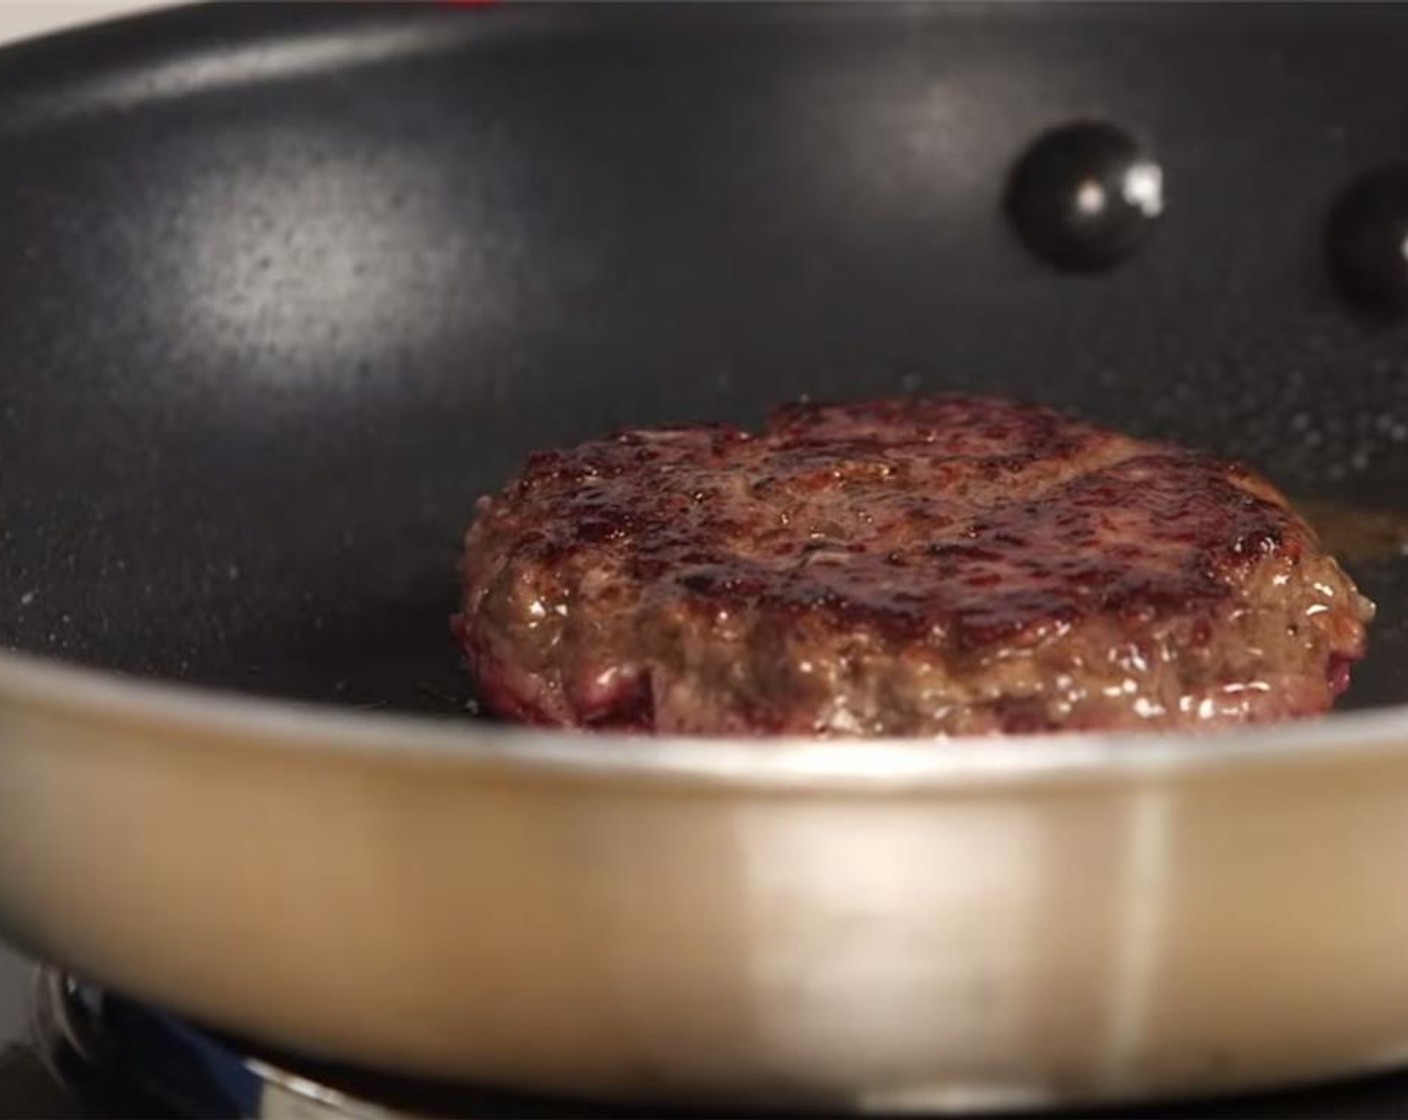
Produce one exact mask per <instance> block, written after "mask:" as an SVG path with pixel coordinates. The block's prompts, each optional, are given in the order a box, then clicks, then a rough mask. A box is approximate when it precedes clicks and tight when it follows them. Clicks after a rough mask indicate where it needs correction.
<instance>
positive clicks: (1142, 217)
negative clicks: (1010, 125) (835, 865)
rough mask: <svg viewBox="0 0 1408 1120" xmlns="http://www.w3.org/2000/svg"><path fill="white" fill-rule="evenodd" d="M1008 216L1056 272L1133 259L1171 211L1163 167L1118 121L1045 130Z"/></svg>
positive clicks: (1022, 166) (1015, 183)
mask: <svg viewBox="0 0 1408 1120" xmlns="http://www.w3.org/2000/svg"><path fill="white" fill-rule="evenodd" d="M1005 201H1006V208H1007V214H1008V217H1009V218H1010V219H1011V220H1012V224H1013V226H1014V227H1015V229H1016V231H1017V236H1018V237H1020V238H1021V240H1022V243H1023V244H1024V245H1025V246H1026V247H1027V248H1028V249H1029V250H1030V251H1031V252H1032V253H1034V254H1035V255H1036V256H1038V257H1040V258H1041V259H1042V260H1044V261H1046V262H1047V263H1049V264H1051V265H1053V266H1055V267H1056V268H1059V269H1062V270H1065V271H1072V272H1093V271H1097V270H1099V269H1104V268H1109V267H1110V266H1111V265H1114V264H1116V263H1118V262H1119V261H1121V260H1123V259H1124V258H1126V257H1128V256H1129V255H1130V254H1131V253H1132V252H1134V250H1135V249H1137V248H1138V247H1139V246H1140V245H1141V244H1143V242H1144V241H1145V239H1147V238H1148V236H1149V234H1150V233H1151V232H1152V231H1153V228H1154V223H1155V222H1156V220H1157V219H1158V217H1159V215H1160V214H1161V213H1163V209H1164V177H1163V169H1162V168H1160V166H1159V165H1158V163H1156V162H1155V161H1154V159H1153V158H1152V157H1151V156H1150V155H1149V153H1148V152H1146V151H1145V150H1144V149H1143V148H1142V147H1141V146H1140V144H1139V143H1138V142H1137V141H1136V140H1135V139H1134V138H1133V137H1132V136H1130V135H1129V133H1127V132H1125V131H1124V130H1123V129H1120V128H1116V127H1115V126H1114V125H1111V124H1104V123H1101V122H1095V121H1078V122H1076V123H1073V124H1068V125H1062V126H1061V127H1059V128H1054V129H1052V130H1050V131H1049V132H1045V133H1042V134H1041V135H1040V136H1038V137H1037V138H1036V140H1035V141H1033V143H1032V145H1031V147H1029V148H1028V149H1027V151H1026V152H1025V154H1023V156H1022V158H1021V159H1020V160H1019V161H1018V162H1017V165H1016V167H1015V168H1013V171H1012V176H1011V178H1010V180H1009V181H1008V184H1007V197H1006V200H1005Z"/></svg>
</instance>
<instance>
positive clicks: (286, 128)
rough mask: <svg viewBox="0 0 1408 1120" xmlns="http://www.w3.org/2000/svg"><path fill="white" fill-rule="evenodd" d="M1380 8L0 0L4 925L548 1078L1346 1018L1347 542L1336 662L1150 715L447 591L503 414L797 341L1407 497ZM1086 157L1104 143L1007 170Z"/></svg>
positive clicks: (710, 375) (845, 1080)
mask: <svg viewBox="0 0 1408 1120" xmlns="http://www.w3.org/2000/svg"><path fill="white" fill-rule="evenodd" d="M1406 56H1408V9H1405V8H1402V7H1398V6H1392V5H1390V6H1382V7H1380V6H1371V5H1349V6H1337V5H1325V6H1317V5H1305V4H1301V5H1287V6H1271V5H1251V6H1226V7H1224V6H1211V5H1191V6H1186V7H1185V6H1181V5H1179V6H1173V7H1164V6H1152V5H1147V4H1142V5H1137V6H1127V7H1126V6H1109V5H1097V6H1076V5H1066V4H1063V5H1035V6H1026V5H1011V4H994V5H991V6H987V5H976V6H969V5H952V6H950V5H945V6H920V7H911V6H904V5H876V6H871V5H861V6H848V5H825V6H805V5H788V6H766V5H754V4H749V5H740V6H723V5H710V6H700V7H691V6H683V7H679V6H670V7H660V8H655V7H643V6H632V7H623V8H616V7H603V6H586V7H524V8H516V7H505V8H478V7H468V8H466V7H460V6H456V7H419V6H411V5H403V4H396V5H383V6H373V7H369V6H342V5H312V6H306V7H305V6H301V5H292V4H279V5H268V6H265V5H255V4H232V5H217V6H200V7H193V8H186V9H175V10H172V11H169V12H163V13H159V14H157V15H153V16H149V17H144V18H141V19H137V20H132V21H126V22H118V23H113V24H109V25H102V26H98V27H94V28H90V29H85V30H82V31H80V32H76V33H72V34H68V35H64V36H60V37H55V38H51V39H47V40H42V41H36V42H33V43H29V44H24V45H21V46H17V47H14V48H11V49H7V50H6V51H4V52H0V168H3V173H0V449H3V450H0V464H3V466H0V536H2V537H3V545H2V546H0V598H2V599H3V606H0V635H3V640H4V644H5V646H6V647H7V649H6V652H4V653H3V654H0V925H2V926H3V929H4V931H5V933H6V935H7V936H8V937H9V938H10V939H12V940H13V941H14V942H16V943H17V944H19V945H20V946H22V947H25V948H27V949H29V950H30V951H32V952H35V953H37V954H40V955H42V956H43V957H45V958H48V959H50V960H54V961H57V962H59V963H62V964H64V965H66V966H69V967H71V968H73V969H76V970H78V971H79V972H80V973H81V974H83V975H85V976H88V977H91V978H95V979H97V980H99V981H102V982H104V983H107V984H109V985H112V986H114V987H116V988H117V989H118V990H121V991H124V992H127V993H130V994H132V995H135V996H138V997H141V998H144V999H148V1000H153V1001H156V1002H158V1003H160V1004H163V1005H166V1006H169V1007H171V1008H173V1009H175V1010H177V1011H180V1012H184V1013H186V1014H189V1015H193V1016H195V1017H197V1018H199V1019H202V1020H204V1021H206V1022H208V1023H210V1024H213V1025H215V1026H217V1027H220V1028H224V1029H228V1030H232V1031H238V1032H244V1033H247V1034H250V1035H253V1036H257V1037H258V1038H260V1039H263V1040H266V1041H268V1042H270V1043H274V1044H278V1045H282V1046H288V1047H292V1048H295V1049H298V1050H301V1051H303V1052H305V1053H309V1054H313V1055H317V1056H322V1057H331V1058H336V1059H340V1060H343V1061H352V1062H358V1063H364V1064H367V1065H370V1066H373V1067H379V1068H386V1069H392V1070H399V1071H405V1072H410V1073H416V1074H432V1075H438V1076H448V1077H451V1078H457V1079H464V1080H469V1081H476V1082H481V1083H488V1084H494V1085H502V1086H508V1087H512V1088H517V1089H528V1090H534V1091H538V1092H554V1093H568V1094H575V1095H581V1096H587V1097H593V1098H603V1099H612V1100H634V1101H646V1102H668V1101H676V1102H679V1101H686V1102H697V1103H705V1104H714V1105H722V1104H743V1105H749V1106H761V1105H779V1106H788V1107H811V1106H816V1107H822V1108H838V1107H849V1108H858V1109H897V1108H924V1109H944V1108H969V1107H998V1106H1011V1105H1017V1104H1031V1105H1036V1104H1049V1103H1058V1102H1079V1103H1092V1102H1098V1101H1115V1100H1131V1099H1135V1098H1140V1097H1149V1096H1156V1095H1181V1094H1191V1093H1206V1092H1212V1091H1219V1090H1224V1089H1231V1088H1244V1087H1248V1086H1254V1085H1262V1084H1269V1083H1283V1082H1287V1083H1288V1082H1297V1081H1303V1080H1307V1079H1313V1078H1318V1077H1324V1076H1328V1075H1332V1074H1340V1073H1345V1072H1349V1071H1353V1070H1357V1069H1365V1068H1370V1067H1377V1066H1382V1065H1385V1064H1391V1063H1394V1062H1397V1061H1399V1060H1401V1059H1403V1058H1405V1057H1408V953H1405V951H1404V947H1405V946H1406V945H1408V880H1405V872H1404V868H1405V866H1408V707H1404V706H1403V701H1405V700H1408V610H1405V606H1404V603H1405V598H1404V592H1405V591H1408V580H1405V578H1404V576H1405V567H1404V564H1403V562H1401V561H1398V560H1396V559H1395V558H1394V557H1393V556H1391V555H1382V554H1381V555H1377V556H1374V555H1369V556H1365V557H1361V558H1359V560H1358V562H1356V563H1355V564H1354V565H1353V571H1354V574H1355V576H1356V577H1357V578H1358V579H1359V581H1360V583H1361V586H1362V587H1363V589H1364V590H1365V591H1366V593H1368V594H1369V595H1370V596H1372V597H1373V598H1374V599H1376V600H1377V601H1378V603H1379V606H1380V616H1379V620H1378V621H1377V622H1376V624H1375V627H1374V630H1373V634H1372V653H1371V656H1370V658H1369V660H1368V661H1367V662H1366V663H1365V664H1364V666H1363V667H1362V669H1361V671H1360V672H1359V675H1358V677H1357V680H1356V683H1355V685H1354V687H1353V690H1352V692H1351V695H1350V696H1349V697H1348V698H1347V702H1346V709H1347V710H1345V711H1343V712H1341V713H1338V714H1335V715H1333V716H1331V717H1329V718H1326V719H1324V720H1323V721H1318V722H1311V723H1302V724H1297V725H1295V726H1285V727H1276V728H1270V729H1262V730H1257V731H1247V732H1238V733H1220V734H1216V735H1211V736H1205V737H1199V738H1190V737H1184V736H1181V735H1170V736H1138V735H1107V736H1098V735H1087V736H1076V737H1053V738H1048V739H1017V740H1009V741H991V740H988V741H953V742H944V743H915V742H873V743H864V744H843V743H834V742H833V743H809V742H799V741H757V742H752V741H708V740H666V739H662V740H652V741H640V740H634V739H629V738H619V737H615V736H611V735H598V736H588V735H572V734H557V733H547V732H542V731H533V730H524V729H514V728H510V727H506V726H502V725H498V724H495V723H492V722H489V721H486V720H481V719H476V718H475V717H474V715H473V713H472V712H470V711H468V710H466V709H467V707H469V706H472V705H471V704H470V702H471V701H472V697H471V695H470V693H469V692H468V685H467V683H466V682H465V681H464V679H463V676H462V674H461V672H460V669H459V666H458V664H457V662H456V657H455V653H454V649H453V645H452V643H451V641H450V638H449V635H448V631H447V625H446V616H447V615H448V614H449V613H450V611H451V610H452V609H453V606H454V603H455V597H456V580H455V570H454V569H455V560H456V556H457V551H458V546H459V535H460V532H461V530H462V529H463V527H464V525H465V524H466V522H467V521H468V520H469V518H470V516H471V515H472V510H473V502H474V499H475V498H476V497H477V496H478V495H479V494H480V493H482V492H484V491H486V490H490V489H493V488H495V487H496V486H497V485H498V484H499V483H501V482H502V481H503V480H504V478H505V477H506V476H507V475H508V474H510V473H511V472H512V470H513V469H514V468H515V467H516V465H517V464H518V463H519V462H520V460H521V459H522V457H523V456H524V455H525V454H526V453H527V452H529V451H530V450H532V449H535V448H541V447H547V446H553V445H559V444H564V443H567V442H570V441H573V440H577V439H581V438H585V437H588V436H592V435H596V434H600V433H602V432H604V431H607V430H609V429H611V428H614V427H617V426H621V425H638V424H648V423H655V422H665V421H672V422H678V421H690V420H698V419H717V420H731V421H740V422H749V421H753V420H756V419H757V417H758V416H759V415H761V413H762V412H763V411H764V409H766V408H767V407H768V406H769V405H772V404H774V403H776V402H778V401H782V400H786V399H790V398H794V397H797V396H799V395H802V394H811V395H813V396H821V397H860V396H872V395H879V394H890V393H898V392H925V391H937V390H943V389H972V390H981V391H988V392H997V393H1004V394H1009V395H1013V396H1018V397H1023V398H1026V399H1031V400H1039V401H1045V402H1049V403H1052V404H1056V405H1059V406H1062V407H1064V408H1066V409H1068V410H1070V411H1073V412H1075V413H1077V414H1080V415H1083V416H1086V417H1088V418H1090V419H1093V420H1096V421H1101V422H1105V423H1109V424H1112V425H1116V426H1119V427H1121V428H1124V429H1127V430H1130V431H1133V432H1136V433H1141V434H1157V435H1161V436H1169V437H1173V438H1176V439H1180V440H1183V441H1185V442H1187V443H1191V444H1194V445H1198V446H1203V447H1207V448H1210V449H1213V450H1215V451H1219V452H1222V453H1229V454H1235V455H1237V456H1240V457H1243V458H1245V459H1248V460H1251V461H1253V462H1254V463H1256V464H1257V465H1258V466H1260V467H1261V468H1262V469H1263V470H1265V471H1267V472H1268V473H1269V474H1271V475H1272V476H1273V477H1274V478H1275V479H1276V480H1277V481H1278V482H1280V483H1281V484H1282V485H1283V486H1284V487H1285V488H1287V489H1288V490H1289V491H1291V492H1292V493H1294V494H1296V495H1297V496H1299V497H1301V498H1304V499H1315V500H1318V501H1320V502H1322V503H1329V504H1330V505H1331V506H1336V505H1338V506H1345V505H1347V504H1348V505H1352V506H1353V507H1354V508H1370V509H1376V510H1380V511H1386V515H1389V516H1390V519H1391V517H1392V515H1394V511H1395V510H1404V511H1405V512H1408V502H1405V500H1404V498H1403V495H1404V494H1405V493H1408V489H1406V487H1408V452H1406V451H1405V447H1404V439H1405V437H1408V346H1406V345H1405V338H1408V336H1405V334H1404V330H1403V329H1402V328H1400V327H1399V326H1398V325H1397V320H1396V319H1395V312H1397V311H1398V310H1399V309H1400V308H1401V305H1402V297H1403V287H1404V280H1403V277H1402V276H1401V275H1400V274H1399V272H1397V271H1395V270H1396V269H1399V268H1401V267H1402V265H1403V257H1402V254H1401V252H1399V251H1398V243H1399V242H1398V240H1397V239H1399V238H1401V234H1402V231H1403V225H1402V223H1403V220H1404V212H1405V211H1404V207H1403V206H1402V205H1401V203H1402V202H1403V199H1404V191H1403V189H1402V186H1401V184H1402V173H1401V172H1400V171H1398V170H1396V166H1397V165H1396V161H1397V160H1398V159H1400V158H1401V157H1403V156H1404V155H1405V153H1408V113H1405V112H1404V97H1405V93H1404V85H1403V81H1402V59H1403V58H1404V57H1406ZM1072 122H1085V124H1084V125H1083V126H1082V127H1080V128H1077V129H1076V130H1075V131H1074V132H1069V131H1068V132H1065V133H1060V132H1058V133H1056V134H1055V135H1056V137H1057V140H1056V141H1051V140H1050V136H1051V130H1052V129H1060V128H1062V127H1063V126H1066V125H1069V124H1071V123H1072ZM1072 135H1074V136H1075V137H1076V141H1071V143H1072V144H1073V145H1074V146H1073V147H1067V148H1062V147H1061V146H1060V142H1059V138H1060V137H1061V136H1065V137H1067V139H1068V140H1069V137H1070V136H1072ZM1043 136H1046V137H1048V140H1047V142H1046V143H1047V144H1048V146H1047V147H1042V146H1041V143H1042V142H1041V141H1040V138H1041V137H1043ZM1053 142H1054V143H1057V148H1056V156H1055V157H1050V150H1051V149H1050V148H1049V144H1050V143H1053ZM1033 144H1037V145H1038V147H1037V148H1036V151H1037V153H1038V155H1037V156H1034V157H1031V158H1030V159H1028V161H1027V162H1026V163H1023V162H1022V161H1023V158H1024V153H1031V152H1032V151H1033ZM1042 152H1046V153H1047V155H1046V156H1041V153H1042ZM1052 158H1054V162H1052ZM1031 159H1035V160H1036V162H1035V163H1032V162H1031ZM1072 160H1074V161H1075V167H1076V171H1077V172H1079V175H1077V179H1076V180H1072V179H1071V177H1070V169H1071V161H1072ZM1044 161H1045V162H1044ZM1063 161H1064V162H1063ZM1082 161H1086V162H1089V161H1093V162H1091V163H1090V165H1089V166H1088V167H1087V166H1085V163H1083V162H1082ZM1121 161H1123V162H1121ZM1133 165H1137V166H1140V167H1143V168H1145V169H1146V171H1145V182H1146V185H1147V183H1148V171H1147V169H1148V168H1151V167H1157V169H1158V171H1159V173H1160V176H1161V178H1160V179H1159V182H1158V183H1157V184H1156V185H1158V186H1159V188H1160V189H1159V191H1158V192H1157V197H1152V196H1150V195H1148V193H1147V192H1146V194H1145V196H1143V197H1142V198H1141V197H1136V198H1133V200H1132V201H1131V200H1130V199H1124V200H1123V202H1122V203H1121V205H1120V206H1119V207H1116V208H1113V209H1110V210H1109V211H1108V212H1107V214H1106V217H1108V218H1109V221H1108V222H1107V223H1105V224H1103V225H1102V224H1101V223H1100V222H1096V223H1095V224H1094V225H1093V226H1090V225H1087V226H1081V225H1080V222H1078V221H1075V222H1074V224H1072V221H1071V220H1068V219H1071V212H1070V210H1069V207H1066V208H1065V209H1063V203H1062V198H1063V197H1064V196H1062V195H1061V193H1060V192H1061V191H1062V190H1065V189H1066V188H1067V187H1069V186H1070V184H1071V182H1073V181H1078V180H1079V181H1083V180H1080V175H1086V176H1088V175H1096V176H1097V178H1098V177H1099V176H1100V175H1104V174H1106V172H1108V171H1109V170H1110V168H1111V167H1114V168H1115V169H1116V170H1118V169H1119V167H1125V168H1126V169H1127V168H1128V166H1133ZM1019 166H1020V167H1023V168H1025V169H1026V171H1025V172H1024V173H1022V174H1015V175H1014V168H1017V167H1019ZM1063 168H1064V170H1063ZM1028 173H1029V174H1028ZM1063 176H1064V178H1063ZM1366 177H1367V178H1366ZM1023 183H1026V184H1027V186H1026V187H1023V186H1022V184H1023ZM1033 183H1034V184H1035V186H1032V185H1031V184H1033ZM1028 188H1030V190H1032V191H1034V192H1035V193H1034V194H1023V193H1022V192H1023V191H1024V190H1027V189H1028ZM1014 192H1016V193H1015V194H1014ZM1043 192H1054V194H1048V195H1043ZM1117 201H1118V200H1117ZM1102 221H1103V219H1102ZM1014 222H1015V224H1014ZM1327 239H1328V241H1327Z"/></svg>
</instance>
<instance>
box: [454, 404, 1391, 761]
mask: <svg viewBox="0 0 1408 1120" xmlns="http://www.w3.org/2000/svg"><path fill="white" fill-rule="evenodd" d="M463 574H464V601H463V610H462V612H461V613H460V614H458V615H456V616H455V619H454V628H455V631H456V633H457V634H458V635H459V638H460V640H461V643H462V645H463V648H464V652H465V656H466V658H467V662H468V666H469V669H470V670H471V672H472V673H473V674H474V676H475V677H476V679H477V682H478V686H479V689H480V692H481V697H482V700H483V702H484V703H485V705H486V706H487V707H488V708H489V709H490V710H492V711H494V712H496V713H498V714H500V715H503V716H506V717H509V718H512V719H517V720H526V721H530V722H533V723H540V724H548V725H555V726H582V727H597V728H616V729H630V730H640V731H654V732H660V733H667V732H679V733H699V734H711V733H718V734H781V733H799V734H803V735H831V736H879V735H906V736H910V735H917V736H938V735H955V734H966V733H991V732H1041V731H1055V730H1064V729H1110V728H1150V729H1155V728H1158V729H1169V728H1177V727H1211V726H1215V725H1225V724H1235V723H1249V722H1259V721H1266V720H1275V719H1282V718H1288V717H1295V716H1307V715H1311V714H1314V713H1318V712H1322V711H1324V710H1326V709H1327V708H1329V707H1330V705H1331V704H1332V703H1333V701H1334V698H1335V697H1336V696H1337V695H1338V694H1339V693H1340V692H1341V691H1343V690H1344V688H1345V687H1346V685H1347V684H1348V680H1349V665H1350V663H1351V662H1353V661H1355V660H1357V659H1358V658H1360V657H1361V656H1362V655H1363V652H1364V640H1365V625H1366V623H1367V622H1368V621H1369V620H1370V619H1371V618H1372V616H1373V605H1372V604H1371V603H1369V601H1368V600H1367V599H1365V598H1364V597H1363V596H1361V595H1360V594H1359V593H1358V592H1357V591H1356V589H1355V587H1354V585H1353V584H1352V583H1351V581H1350V580H1349V578H1348V577H1347V576H1346V575H1345V573H1344V572H1343V571H1341V569H1340V567H1339V565H1338V564H1336V562H1335V561H1334V559H1333V558H1332V557H1330V556H1328V555H1326V553H1325V552H1324V551H1323V550H1322V549H1321V548H1320V546H1319V543H1318V541H1317V540H1316V537H1315V534H1314V533H1313V531H1312V530H1311V529H1310V527H1309V526H1308V525H1307V524H1306V523H1305V522H1304V521H1303V520H1302V519H1301V518H1300V517H1299V516H1298V515H1297V514H1296V513H1295V512H1294V511H1292V510H1291V509H1290V508H1289V506H1288V505H1287V502H1286V499H1285V498H1284V497H1282V495H1281V494H1279V493H1278V492H1277V491H1276V490H1275V489H1274V488H1273V487H1272V486H1271V485H1270V483H1268V482H1267V481H1265V480H1264V479H1262V478H1260V477H1259V476H1258V475H1256V474H1255V473H1254V472H1252V471H1251V470H1249V469H1248V468H1247V467H1245V466H1243V465H1240V464H1238V463H1234V462H1228V461H1226V460H1222V459H1217V458H1213V457H1211V456H1208V455H1205V454H1200V453H1196V452H1193V451H1188V450H1184V449H1181V448H1178V447H1174V446H1169V445H1166V444H1160V443H1151V442H1147V441H1142V440H1137V439H1132V438H1130V437H1127V436H1123V435H1119V434H1116V433H1113V432H1108V431H1103V430H1101V429H1099V428H1095V427H1092V426H1090V425H1088V424H1084V423H1081V422H1078V421H1075V420H1072V419H1070V418H1067V417H1064V416H1062V415H1060V414H1058V413H1056V412H1052V411H1050V410H1048V409H1045V408H1038V407H1033V406H1028V405H1022V404H1017V403H1013V402H1009V401H1003V400H990V399H984V398H977V397H965V396H947V397H938V398H933V399H926V400H886V401H877V402H869V403H861V404H842V405H817V404H799V405H793V406H789V407H785V408H783V409H781V410H779V411H778V412H776V413H775V414H774V415H773V416H772V418H771V419H770V420H769V422H768V423H767V425H766V426H765V428H764V429H763V431H762V432H761V433H758V434H749V433H747V432H744V431H740V430H738V429H735V428H731V427H725V426H717V425H713V426H695V427H677V428H659V429H650V430H642V431H627V432H622V433H620V434H619V435H617V436H615V437H614V438H610V439H604V440H599V441H595V442H590V443H584V444H582V445H580V446H578V447H574V448H571V449H570V450H564V451H544V452H539V453H537V454H534V455H533V456H531V457H530V458H529V460H528V463H527V465H526V467H525V469H524V470H523V472H522V473H521V474H520V475H519V476H518V477H517V478H516V479H514V480H513V481H512V482H510V483H509V484H508V486H507V487H506V488H505V489H504V490H503V491H502V492H501V493H500V494H499V495H498V496H496V497H492V498H485V499H481V501H480V504H479V510H478V516H477V518H476V519H475V521H474V524H473V525H472V526H471V527H470V529H469V532H468V534H467V536H466V540H465V554H464V570H463Z"/></svg>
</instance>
